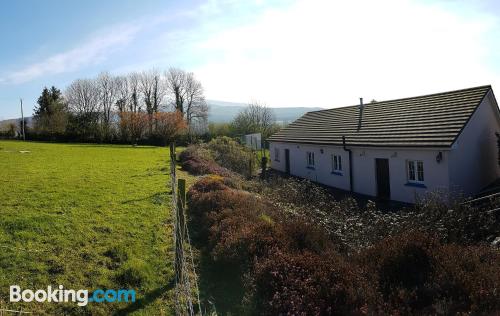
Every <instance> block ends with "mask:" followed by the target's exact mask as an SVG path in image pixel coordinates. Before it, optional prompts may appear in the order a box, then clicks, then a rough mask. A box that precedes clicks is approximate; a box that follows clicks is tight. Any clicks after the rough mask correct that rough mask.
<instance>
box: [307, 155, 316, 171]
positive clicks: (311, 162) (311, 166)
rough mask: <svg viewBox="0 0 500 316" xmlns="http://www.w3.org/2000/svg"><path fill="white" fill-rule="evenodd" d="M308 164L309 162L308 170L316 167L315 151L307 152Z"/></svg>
mask: <svg viewBox="0 0 500 316" xmlns="http://www.w3.org/2000/svg"><path fill="white" fill-rule="evenodd" d="M306 162H307V167H308V168H314V166H315V161H314V151H308V152H306Z"/></svg>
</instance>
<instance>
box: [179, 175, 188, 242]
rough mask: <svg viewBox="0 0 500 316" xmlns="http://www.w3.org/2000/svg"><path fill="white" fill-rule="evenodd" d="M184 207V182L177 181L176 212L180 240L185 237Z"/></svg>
mask: <svg viewBox="0 0 500 316" xmlns="http://www.w3.org/2000/svg"><path fill="white" fill-rule="evenodd" d="M185 205H186V180H185V179H178V180H177V210H178V212H179V228H180V229H179V234H180V235H181V236H182V238H181V239H182V240H184V237H185V236H186V231H185V227H186V226H185V221H186V217H185V214H184V208H185Z"/></svg>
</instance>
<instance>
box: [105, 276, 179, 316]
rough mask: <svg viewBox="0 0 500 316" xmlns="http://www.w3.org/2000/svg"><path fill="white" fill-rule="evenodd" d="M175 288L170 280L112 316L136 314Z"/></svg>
mask: <svg viewBox="0 0 500 316" xmlns="http://www.w3.org/2000/svg"><path fill="white" fill-rule="evenodd" d="M174 286H175V282H174V280H170V282H169V283H168V284H167V285H165V286H162V287H159V288H157V289H154V290H153V291H151V292H148V293H146V294H145V295H144V297H143V298H141V299H138V300H136V301H135V302H134V303H131V304H130V305H128V306H127V307H125V308H122V309H120V310H118V311H116V312H115V313H114V314H113V315H116V316H118V315H128V314H130V313H133V312H136V311H138V310H140V309H143V308H144V307H146V306H147V305H149V304H151V303H153V302H154V301H155V300H156V299H158V298H159V297H160V296H162V295H163V294H165V293H166V292H168V291H170V290H172V289H173V288H174Z"/></svg>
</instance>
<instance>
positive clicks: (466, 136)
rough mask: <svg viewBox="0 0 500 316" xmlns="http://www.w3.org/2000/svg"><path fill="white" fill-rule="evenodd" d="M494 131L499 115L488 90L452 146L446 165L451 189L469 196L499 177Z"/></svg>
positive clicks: (496, 129)
mask: <svg viewBox="0 0 500 316" xmlns="http://www.w3.org/2000/svg"><path fill="white" fill-rule="evenodd" d="M495 132H500V117H499V115H498V105H497V104H496V102H495V98H494V96H493V92H492V91H491V90H490V91H489V92H488V94H487V95H486V97H485V98H484V100H483V102H482V103H481V104H480V105H479V106H478V108H477V109H476V111H475V112H474V114H473V115H472V116H471V118H470V120H469V122H468V123H467V125H466V126H465V128H464V129H463V131H462V133H461V134H460V135H459V136H458V138H457V140H456V142H455V144H454V145H453V150H452V151H451V156H450V164H449V168H450V184H451V186H452V187H453V188H455V189H456V190H459V191H462V192H463V193H464V194H466V195H473V194H475V193H478V192H479V191H480V190H481V189H484V188H485V187H486V186H487V185H489V184H490V183H492V182H493V181H495V180H496V179H497V178H499V177H500V168H499V166H498V149H497V138H496V136H495Z"/></svg>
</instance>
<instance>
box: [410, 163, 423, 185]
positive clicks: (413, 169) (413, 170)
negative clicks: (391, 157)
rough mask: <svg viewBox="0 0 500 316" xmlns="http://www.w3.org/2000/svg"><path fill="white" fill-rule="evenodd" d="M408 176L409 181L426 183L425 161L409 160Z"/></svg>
mask: <svg viewBox="0 0 500 316" xmlns="http://www.w3.org/2000/svg"><path fill="white" fill-rule="evenodd" d="M406 178H407V180H408V182H409V183H417V184H424V182H425V168H424V162H423V161H422V160H407V161H406ZM412 178H413V179H412Z"/></svg>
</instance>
